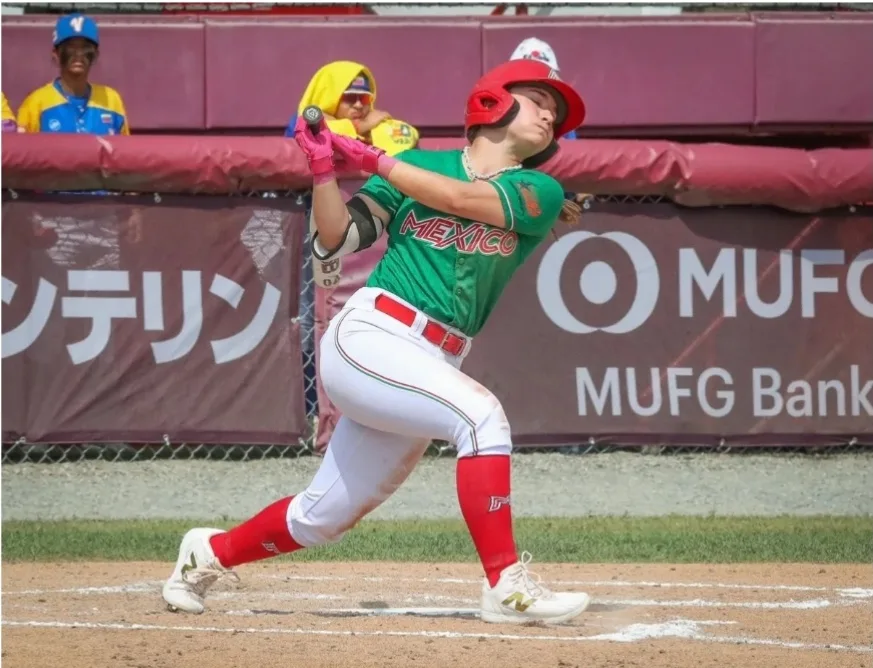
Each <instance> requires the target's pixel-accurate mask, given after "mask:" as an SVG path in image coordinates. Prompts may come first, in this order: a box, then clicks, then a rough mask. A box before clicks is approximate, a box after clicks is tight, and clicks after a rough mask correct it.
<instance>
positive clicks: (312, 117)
mask: <svg viewBox="0 0 873 668" xmlns="http://www.w3.org/2000/svg"><path fill="white" fill-rule="evenodd" d="M323 118H324V114H323V113H322V111H321V109H319V108H318V107H316V106H315V105H314V104H310V105H309V106H308V107H306V109H304V110H303V120H304V121H306V125H308V126H309V129H310V130H311V131H312V134H314V135H317V134H318V132H319V130H320V129H321V119H323Z"/></svg>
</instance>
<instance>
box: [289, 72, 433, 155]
mask: <svg viewBox="0 0 873 668" xmlns="http://www.w3.org/2000/svg"><path fill="white" fill-rule="evenodd" d="M376 91H377V87H376V79H375V77H374V76H373V73H372V72H371V71H370V68H368V67H367V66H365V65H362V64H361V63H356V62H352V61H350V60H337V61H334V62H332V63H328V64H327V65H324V66H323V67H322V68H321V69H319V70H318V71H317V72H316V73H315V75H314V76H313V77H312V79H310V81H309V85H307V87H306V90H305V91H304V93H303V97H302V98H301V99H300V104H299V105H298V106H297V113H296V114H294V115H293V116H292V117H291V120H290V121H289V123H288V127H287V128H286V129H285V136H286V137H293V136H294V124H295V123H296V122H297V116H298V115H299V114H301V113H303V110H304V109H305V108H306V107H308V106H309V105H311V104H314V105H315V106H317V107H318V108H319V109H321V110H322V112H324V114H325V119H326V121H327V125H328V127H329V128H330V129H331V131H332V132H335V133H336V134H342V135H346V136H348V137H354V138H357V139H361V140H363V141H365V142H367V143H369V144H372V145H373V146H376V147H377V148H381V149H382V150H383V151H385V152H386V153H387V154H388V155H395V154H397V153H400V152H401V151H405V150H407V149H410V148H415V147H416V146H417V145H418V135H419V133H418V130H417V129H416V128H415V127H414V126H412V125H410V124H409V123H406V122H404V121H401V120H398V119H396V118H393V117H392V116H391V115H390V114H389V113H388V112H387V111H383V110H381V109H377V108H376V106H375V105H376Z"/></svg>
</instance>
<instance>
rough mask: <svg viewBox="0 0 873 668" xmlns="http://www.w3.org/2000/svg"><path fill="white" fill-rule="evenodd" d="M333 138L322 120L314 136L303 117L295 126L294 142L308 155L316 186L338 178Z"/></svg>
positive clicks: (307, 158)
mask: <svg viewBox="0 0 873 668" xmlns="http://www.w3.org/2000/svg"><path fill="white" fill-rule="evenodd" d="M333 138H334V135H333V134H332V133H331V131H330V130H328V129H327V124H326V123H325V122H324V119H322V120H321V126H320V130H319V132H318V134H312V130H310V129H309V125H308V124H307V123H306V120H305V119H304V118H303V116H300V117H299V118H298V119H297V123H296V124H295V125H294V141H296V142H297V145H298V146H299V147H300V149H301V150H302V151H303V153H304V155H306V161H307V162H308V163H309V169H310V170H311V171H312V182H313V183H314V184H315V185H321V184H322V183H326V182H327V181H330V180H331V179H335V178H336V168H335V167H334V164H333V145H332V141H331V140H332V139H333Z"/></svg>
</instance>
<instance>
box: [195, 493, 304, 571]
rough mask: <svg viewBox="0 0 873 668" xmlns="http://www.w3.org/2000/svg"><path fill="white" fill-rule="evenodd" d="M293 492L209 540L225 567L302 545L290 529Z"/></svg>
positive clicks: (285, 551) (270, 555)
mask: <svg viewBox="0 0 873 668" xmlns="http://www.w3.org/2000/svg"><path fill="white" fill-rule="evenodd" d="M293 498H294V497H293V496H289V497H286V498H284V499H280V500H279V501H276V502H275V503H273V504H271V505H269V506H267V507H266V508H264V509H263V510H262V511H261V512H259V513H258V514H257V515H255V516H254V517H253V518H251V519H250V520H247V521H245V522H243V523H242V524H240V525H239V526H236V527H234V528H233V529H231V530H230V531H227V532H226V533H219V534H216V535H214V536H213V537H212V538H210V539H209V544H210V545H211V546H212V550H213V551H214V552H215V556H216V557H218V561H219V562H220V563H221V565H222V566H224V567H225V568H233V567H234V566H239V565H240V564H247V563H249V562H250V561H258V560H260V559H266V558H268V557H275V556H276V555H278V554H285V553H287V552H294V551H295V550H299V549H301V548H302V547H303V546H302V545H300V544H298V543H297V541H295V540H294V539H293V538H291V533H290V532H289V531H288V521H287V520H286V517H287V514H288V504H289V503H291V499H293Z"/></svg>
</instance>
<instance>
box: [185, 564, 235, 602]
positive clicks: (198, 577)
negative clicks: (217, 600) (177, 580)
mask: <svg viewBox="0 0 873 668" xmlns="http://www.w3.org/2000/svg"><path fill="white" fill-rule="evenodd" d="M225 576H227V577H230V578H232V579H233V580H234V581H236V582H239V575H237V574H236V572H235V571H233V570H231V569H229V568H221V567H217V566H214V565H209V566H198V567H197V568H190V569H188V570H187V571H186V572H185V573H183V574H182V580H183V581H184V582H185V584H187V585H188V586H189V587H190V588H191V590H192V591H193V592H194V593H195V594H197V595H198V596H201V597H202V596H205V595H206V591H207V590H208V589H209V588H210V587H211V586H212V585H214V584H215V583H216V582H217V581H218V580H219V579H220V578H222V577H225Z"/></svg>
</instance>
